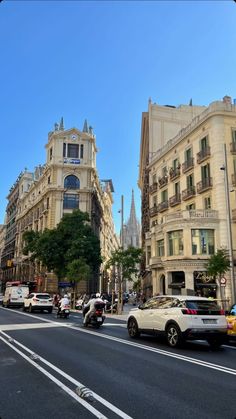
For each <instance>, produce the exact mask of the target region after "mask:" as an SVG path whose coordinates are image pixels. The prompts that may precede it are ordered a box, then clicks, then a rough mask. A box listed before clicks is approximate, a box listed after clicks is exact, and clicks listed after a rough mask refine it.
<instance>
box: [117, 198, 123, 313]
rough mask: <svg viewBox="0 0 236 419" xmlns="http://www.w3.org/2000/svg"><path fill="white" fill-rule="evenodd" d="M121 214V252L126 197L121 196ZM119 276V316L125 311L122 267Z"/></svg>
mask: <svg viewBox="0 0 236 419" xmlns="http://www.w3.org/2000/svg"><path fill="white" fill-rule="evenodd" d="M119 212H120V214H121V231H120V242H121V243H120V244H121V250H122V251H123V250H124V196H123V195H121V209H120V211H119ZM118 276H119V288H118V314H121V313H122V310H123V289H122V284H123V272H122V266H119V272H118Z"/></svg>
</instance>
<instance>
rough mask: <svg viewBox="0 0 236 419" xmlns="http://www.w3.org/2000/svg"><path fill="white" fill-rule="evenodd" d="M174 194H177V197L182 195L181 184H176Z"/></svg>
mask: <svg viewBox="0 0 236 419" xmlns="http://www.w3.org/2000/svg"><path fill="white" fill-rule="evenodd" d="M174 193H175V195H179V194H180V183H179V182H176V183H175V184H174Z"/></svg>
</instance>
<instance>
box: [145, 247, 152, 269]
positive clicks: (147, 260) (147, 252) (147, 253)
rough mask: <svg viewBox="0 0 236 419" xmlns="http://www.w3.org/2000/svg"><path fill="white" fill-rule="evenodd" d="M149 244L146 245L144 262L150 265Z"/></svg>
mask: <svg viewBox="0 0 236 419" xmlns="http://www.w3.org/2000/svg"><path fill="white" fill-rule="evenodd" d="M151 255H152V254H151V246H147V248H146V263H147V265H150V259H151Z"/></svg>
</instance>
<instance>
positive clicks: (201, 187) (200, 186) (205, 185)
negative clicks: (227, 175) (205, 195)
mask: <svg viewBox="0 0 236 419" xmlns="http://www.w3.org/2000/svg"><path fill="white" fill-rule="evenodd" d="M210 188H212V178H211V177H207V178H205V179H203V180H202V181H201V182H198V183H197V192H198V193H202V192H205V191H207V190H208V189H210Z"/></svg>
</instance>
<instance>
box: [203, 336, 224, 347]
mask: <svg viewBox="0 0 236 419" xmlns="http://www.w3.org/2000/svg"><path fill="white" fill-rule="evenodd" d="M207 342H208V344H209V345H210V347H211V349H219V348H220V347H221V345H223V343H225V342H224V341H223V339H220V338H210V339H207Z"/></svg>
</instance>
